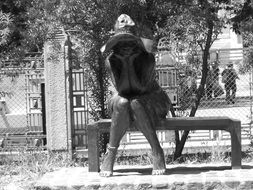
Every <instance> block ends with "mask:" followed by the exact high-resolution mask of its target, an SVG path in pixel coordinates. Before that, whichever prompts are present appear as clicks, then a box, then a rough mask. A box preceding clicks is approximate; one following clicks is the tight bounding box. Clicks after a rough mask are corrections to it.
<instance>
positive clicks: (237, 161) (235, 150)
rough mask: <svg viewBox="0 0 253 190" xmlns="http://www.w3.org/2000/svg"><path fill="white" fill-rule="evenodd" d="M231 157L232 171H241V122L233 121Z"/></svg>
mask: <svg viewBox="0 0 253 190" xmlns="http://www.w3.org/2000/svg"><path fill="white" fill-rule="evenodd" d="M231 125H232V127H231V129H230V135H231V157H232V169H241V167H242V163H241V162H242V161H241V160H242V153H241V146H242V145H241V121H231Z"/></svg>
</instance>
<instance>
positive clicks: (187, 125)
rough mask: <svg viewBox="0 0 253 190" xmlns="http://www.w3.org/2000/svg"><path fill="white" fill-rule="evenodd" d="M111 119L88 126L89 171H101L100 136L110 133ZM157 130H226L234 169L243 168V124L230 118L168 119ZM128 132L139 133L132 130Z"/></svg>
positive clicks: (134, 129)
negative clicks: (228, 135) (229, 139)
mask: <svg viewBox="0 0 253 190" xmlns="http://www.w3.org/2000/svg"><path fill="white" fill-rule="evenodd" d="M110 125H111V119H101V120H99V121H97V122H95V123H93V124H90V125H88V128H87V129H88V132H87V134H88V157H89V158H88V164H89V171H93V172H98V171H99V150H98V138H99V134H100V133H103V132H109V131H110ZM156 129H157V130H189V131H191V130H225V131H228V132H229V133H230V136H231V147H232V148H231V150H232V151H231V155H232V163H231V165H232V169H239V168H241V122H240V121H239V120H235V119H231V118H229V117H185V118H181V117H180V118H167V119H165V120H163V121H162V122H161V125H160V126H157V127H156ZM128 131H138V129H136V128H130V129H129V130H128Z"/></svg>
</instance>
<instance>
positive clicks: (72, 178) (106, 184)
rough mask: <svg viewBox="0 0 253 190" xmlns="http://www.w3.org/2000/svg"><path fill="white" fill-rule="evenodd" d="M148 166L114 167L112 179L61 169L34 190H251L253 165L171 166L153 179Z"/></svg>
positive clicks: (84, 169)
mask: <svg viewBox="0 0 253 190" xmlns="http://www.w3.org/2000/svg"><path fill="white" fill-rule="evenodd" d="M150 173H151V167H150V166H145V167H144V166H138V167H137V166H117V167H115V172H114V176H113V177H110V178H102V177H100V176H99V175H98V173H89V172H88V171H87V168H81V167H77V168H62V169H60V170H58V171H55V172H52V173H47V174H46V175H44V176H43V177H42V178H41V179H40V180H39V181H37V184H36V187H37V189H40V190H51V189H52V190H53V189H54V190H56V189H57V190H63V189H64V190H86V189H87V190H92V189H99V190H100V189H101V190H102V189H103V190H104V189H107V190H109V189H113V190H124V189H127V190H132V189H138V190H145V189H171V190H172V189H173V190H178V189H180V190H188V189H189V190H198V189H201V190H203V189H204V190H227V189H237V190H241V189H245V190H251V189H252V190H253V163H251V164H243V169H239V170H231V169H230V167H229V165H224V164H223V165H221V166H218V165H210V164H209V165H203V164H202V165H196V164H194V165H170V166H167V171H166V174H165V175H161V176H152V175H150Z"/></svg>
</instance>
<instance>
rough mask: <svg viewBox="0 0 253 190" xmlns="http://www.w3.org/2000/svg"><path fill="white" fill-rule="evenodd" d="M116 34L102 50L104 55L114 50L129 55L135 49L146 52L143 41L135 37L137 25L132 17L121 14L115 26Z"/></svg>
mask: <svg viewBox="0 0 253 190" xmlns="http://www.w3.org/2000/svg"><path fill="white" fill-rule="evenodd" d="M114 32H115V33H114V35H113V36H112V37H110V39H109V40H108V41H107V43H106V44H105V45H104V46H103V47H102V48H101V51H102V53H104V52H108V51H110V50H113V51H122V52H125V53H126V54H128V53H130V52H131V51H133V50H134V49H135V48H138V49H140V50H143V51H146V48H145V46H144V44H143V41H142V39H141V38H140V37H138V36H136V35H135V23H134V21H133V20H132V19H131V18H130V16H128V15H126V14H121V15H120V16H119V17H118V18H117V20H116V23H115V25H114Z"/></svg>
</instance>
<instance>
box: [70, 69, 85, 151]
mask: <svg viewBox="0 0 253 190" xmlns="http://www.w3.org/2000/svg"><path fill="white" fill-rule="evenodd" d="M71 75H72V80H70V81H71V83H72V84H71V86H72V89H71V90H70V94H71V97H72V108H71V109H72V112H71V113H72V114H73V115H72V125H73V126H72V129H73V141H74V142H73V146H74V147H73V148H75V149H77V148H87V133H86V127H87V124H88V121H89V111H88V90H87V73H86V72H85V69H73V70H72V74H71Z"/></svg>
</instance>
